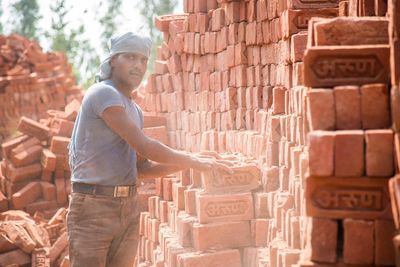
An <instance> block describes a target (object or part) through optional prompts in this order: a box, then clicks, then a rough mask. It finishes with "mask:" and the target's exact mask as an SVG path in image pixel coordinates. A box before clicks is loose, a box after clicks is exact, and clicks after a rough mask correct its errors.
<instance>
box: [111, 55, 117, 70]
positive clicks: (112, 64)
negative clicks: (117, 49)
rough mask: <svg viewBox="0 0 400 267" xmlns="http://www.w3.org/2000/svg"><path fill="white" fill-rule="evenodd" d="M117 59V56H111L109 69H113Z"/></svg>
mask: <svg viewBox="0 0 400 267" xmlns="http://www.w3.org/2000/svg"><path fill="white" fill-rule="evenodd" d="M117 57H118V54H117V55H114V56H112V57H111V58H110V66H111V68H112V67H114V64H115V60H116V59H117Z"/></svg>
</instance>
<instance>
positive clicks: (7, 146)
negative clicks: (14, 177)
mask: <svg viewBox="0 0 400 267" xmlns="http://www.w3.org/2000/svg"><path fill="white" fill-rule="evenodd" d="M28 138H29V137H28V136H27V135H21V136H19V137H16V138H13V139H11V140H9V141H6V142H4V143H2V144H1V149H2V153H3V155H2V156H3V158H5V159H9V158H10V156H11V150H12V149H14V148H15V147H17V146H18V145H20V144H21V143H22V142H24V141H26V140H27V139H28Z"/></svg>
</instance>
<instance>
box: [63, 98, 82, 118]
mask: <svg viewBox="0 0 400 267" xmlns="http://www.w3.org/2000/svg"><path fill="white" fill-rule="evenodd" d="M80 106H81V103H80V102H79V101H78V100H76V99H74V100H72V101H71V102H69V103H68V104H67V105H66V106H65V109H64V114H65V119H66V120H70V121H75V119H76V116H78V112H79V109H80Z"/></svg>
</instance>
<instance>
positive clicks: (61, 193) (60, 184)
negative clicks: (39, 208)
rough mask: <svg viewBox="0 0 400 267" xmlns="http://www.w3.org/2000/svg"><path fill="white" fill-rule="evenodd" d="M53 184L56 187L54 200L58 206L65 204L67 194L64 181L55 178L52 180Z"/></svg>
mask: <svg viewBox="0 0 400 267" xmlns="http://www.w3.org/2000/svg"><path fill="white" fill-rule="evenodd" d="M54 183H55V185H56V198H57V203H58V204H65V203H67V192H66V190H65V179H64V178H58V177H57V176H56V177H55V179H54Z"/></svg>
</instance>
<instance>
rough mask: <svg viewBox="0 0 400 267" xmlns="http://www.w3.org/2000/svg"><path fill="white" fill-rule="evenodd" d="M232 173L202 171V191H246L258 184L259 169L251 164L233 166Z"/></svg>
mask: <svg viewBox="0 0 400 267" xmlns="http://www.w3.org/2000/svg"><path fill="white" fill-rule="evenodd" d="M231 170H232V171H233V173H232V174H228V173H226V174H225V173H220V172H214V173H213V172H211V173H202V183H203V188H204V192H208V193H217V192H220V193H224V192H227V191H229V192H232V193H233V192H248V191H249V190H253V189H256V188H258V187H259V186H260V176H261V174H260V170H259V169H258V168H257V167H256V166H253V165H247V166H246V165H244V166H237V167H235V166H233V167H231Z"/></svg>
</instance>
